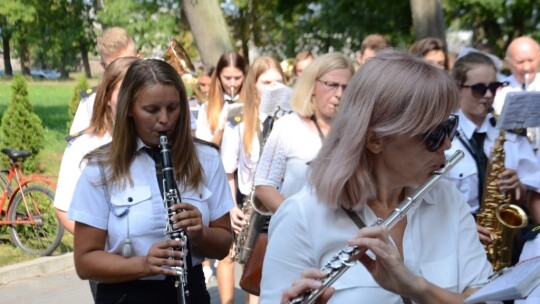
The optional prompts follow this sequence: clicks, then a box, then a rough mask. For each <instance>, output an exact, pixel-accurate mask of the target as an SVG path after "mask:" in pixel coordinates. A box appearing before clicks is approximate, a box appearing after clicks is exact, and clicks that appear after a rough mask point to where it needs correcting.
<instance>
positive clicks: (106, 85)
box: [85, 57, 137, 137]
mask: <svg viewBox="0 0 540 304" xmlns="http://www.w3.org/2000/svg"><path fill="white" fill-rule="evenodd" d="M135 60H137V58H136V57H120V58H118V59H116V60H114V61H113V62H111V64H109V66H108V67H107V69H106V70H105V73H103V78H101V81H100V82H99V84H98V86H97V91H96V99H95V102H94V108H93V110H92V118H91V119H90V125H89V126H88V129H87V130H86V131H85V133H87V134H93V135H97V136H99V137H103V136H104V135H105V134H106V133H107V132H108V133H109V134H111V133H112V130H113V125H114V117H113V111H112V109H111V107H110V106H109V101H110V100H111V99H112V94H113V92H114V88H115V87H116V85H117V84H118V83H119V82H121V81H122V80H123V79H124V76H125V75H126V71H127V69H128V67H129V65H130V64H131V63H133V61H135Z"/></svg>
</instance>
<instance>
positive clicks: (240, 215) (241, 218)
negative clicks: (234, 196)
mask: <svg viewBox="0 0 540 304" xmlns="http://www.w3.org/2000/svg"><path fill="white" fill-rule="evenodd" d="M230 215H231V226H232V229H233V231H234V233H236V234H239V233H240V231H242V227H244V222H245V221H246V215H245V214H244V212H242V210H241V209H240V208H238V207H234V208H233V209H232V210H231V211H230Z"/></svg>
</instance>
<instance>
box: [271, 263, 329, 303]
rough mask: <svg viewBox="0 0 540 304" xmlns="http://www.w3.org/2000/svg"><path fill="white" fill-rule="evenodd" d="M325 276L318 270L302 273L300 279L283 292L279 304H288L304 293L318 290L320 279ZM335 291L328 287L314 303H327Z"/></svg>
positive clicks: (312, 269)
mask: <svg viewBox="0 0 540 304" xmlns="http://www.w3.org/2000/svg"><path fill="white" fill-rule="evenodd" d="M325 276H326V274H325V273H324V272H322V271H321V270H320V269H316V268H310V269H308V270H306V271H304V272H303V273H302V278H300V279H298V280H296V281H294V282H293V283H292V286H291V287H290V288H289V289H287V290H285V291H284V292H283V295H282V296H281V303H282V304H288V303H289V301H291V300H292V299H294V298H296V297H299V296H301V295H302V294H304V293H305V292H308V291H310V290H314V289H318V288H320V287H321V286H322V283H321V281H319V280H320V279H323V278H324V277H325ZM334 291H335V289H334V288H333V287H329V288H328V289H326V290H325V291H324V292H323V294H322V295H321V296H320V297H319V298H318V299H317V301H316V302H315V303H317V304H325V303H327V302H328V300H329V299H330V297H332V295H334Z"/></svg>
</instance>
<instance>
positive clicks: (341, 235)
mask: <svg viewBox="0 0 540 304" xmlns="http://www.w3.org/2000/svg"><path fill="white" fill-rule="evenodd" d="M358 215H359V217H360V218H361V219H362V220H363V221H364V223H365V224H366V225H370V224H373V223H375V221H376V220H377V217H376V216H375V214H374V213H373V211H372V210H371V208H369V207H366V208H364V209H363V211H362V212H359V213H358ZM406 216H407V227H406V228H405V232H404V235H403V255H404V262H405V265H406V267H407V268H408V269H409V270H410V271H411V272H413V273H414V274H416V275H420V276H422V277H424V278H426V279H427V280H428V281H430V282H431V283H433V284H435V285H437V286H439V287H441V288H444V289H446V290H448V291H453V292H459V293H461V292H463V291H464V290H465V289H466V288H467V287H470V286H472V285H475V284H478V283H483V282H485V281H486V280H487V277H488V276H489V274H490V273H491V271H492V270H491V265H490V264H489V262H488V261H487V258H486V254H485V251H484V249H483V248H482V245H481V244H480V241H479V239H478V233H477V231H476V225H475V223H474V219H473V217H472V216H471V214H470V212H469V207H468V206H467V204H466V203H465V200H464V199H463V196H462V195H461V194H460V193H459V191H457V190H456V189H455V187H453V186H452V184H450V183H449V182H447V181H444V180H441V181H439V182H438V184H436V185H435V186H434V188H433V189H432V190H431V191H430V192H428V193H427V194H426V195H425V196H424V198H423V199H422V200H420V201H419V202H418V203H417V206H416V207H413V208H411V210H410V212H409V213H408V214H407V215H406ZM357 232H358V227H357V226H356V224H355V223H354V222H353V221H352V220H351V219H350V218H349V216H348V215H347V214H346V213H345V212H344V211H343V210H342V209H337V210H334V209H330V208H329V207H328V206H327V205H325V204H323V203H321V202H320V201H319V199H318V197H317V195H316V194H315V192H314V191H313V190H312V189H311V188H310V187H309V185H306V186H305V187H304V188H302V190H301V191H300V192H299V193H297V194H296V195H294V196H292V197H290V198H288V199H287V200H285V202H284V203H283V204H282V205H281V207H280V208H279V209H278V211H277V212H276V213H275V214H274V215H273V216H272V219H271V224H270V231H269V243H268V247H267V250H266V255H265V258H264V264H263V274H262V283H261V304H270V303H272V304H273V303H279V301H280V299H281V294H282V293H283V291H284V290H285V289H287V288H289V287H290V286H291V284H292V282H293V281H294V280H297V279H299V278H300V276H301V274H302V272H303V271H305V270H306V269H308V268H312V267H315V268H320V267H322V266H323V265H325V264H326V262H327V261H328V260H330V258H331V257H333V256H334V255H335V254H336V253H337V252H339V250H341V249H343V248H344V247H345V246H347V241H348V240H349V239H351V238H353V237H354V236H355V235H356V233H357ZM333 287H335V288H336V292H335V294H334V296H333V297H332V298H331V299H330V302H329V303H356V304H362V303H399V304H402V303H403V300H402V299H401V297H400V296H399V295H396V294H394V293H391V292H389V291H386V290H384V289H382V288H381V287H379V285H378V284H377V283H376V282H375V280H374V279H373V277H372V276H371V274H370V273H369V272H368V271H367V270H366V269H365V268H364V266H363V265H362V264H361V263H358V264H357V265H355V266H353V267H351V268H350V269H349V270H348V271H346V272H345V273H344V274H343V276H341V277H340V278H339V279H338V280H337V281H336V282H335V283H334V285H333Z"/></svg>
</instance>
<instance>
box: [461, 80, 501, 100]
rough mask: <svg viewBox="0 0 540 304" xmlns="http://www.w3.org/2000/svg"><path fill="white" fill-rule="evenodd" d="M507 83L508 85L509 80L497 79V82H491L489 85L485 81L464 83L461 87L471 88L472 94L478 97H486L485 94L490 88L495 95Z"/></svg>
mask: <svg viewBox="0 0 540 304" xmlns="http://www.w3.org/2000/svg"><path fill="white" fill-rule="evenodd" d="M507 85H508V82H499V81H495V82H491V83H489V84H488V85H486V84H484V83H476V84H473V85H462V86H461V87H462V88H471V93H472V96H474V97H476V98H481V97H484V95H486V92H487V90H488V89H489V91H490V92H491V95H493V96H495V93H497V90H498V89H500V88H502V87H504V86H507Z"/></svg>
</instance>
